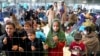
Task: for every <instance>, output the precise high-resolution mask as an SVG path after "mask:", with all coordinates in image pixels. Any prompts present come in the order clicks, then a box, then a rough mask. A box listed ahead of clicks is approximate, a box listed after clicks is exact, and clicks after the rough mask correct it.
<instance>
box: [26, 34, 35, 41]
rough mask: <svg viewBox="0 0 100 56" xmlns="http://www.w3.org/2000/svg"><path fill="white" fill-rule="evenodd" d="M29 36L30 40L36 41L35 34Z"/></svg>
mask: <svg viewBox="0 0 100 56" xmlns="http://www.w3.org/2000/svg"><path fill="white" fill-rule="evenodd" d="M27 35H28V39H29V40H34V39H35V34H32V33H27Z"/></svg>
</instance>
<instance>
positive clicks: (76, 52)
mask: <svg viewBox="0 0 100 56" xmlns="http://www.w3.org/2000/svg"><path fill="white" fill-rule="evenodd" d="M81 39H82V35H81V34H80V33H76V34H75V36H74V40H75V41H73V42H72V43H71V45H70V47H69V50H70V51H71V56H85V51H86V48H85V44H84V43H83V42H82V41H81Z"/></svg>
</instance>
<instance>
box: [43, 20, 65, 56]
mask: <svg viewBox="0 0 100 56" xmlns="http://www.w3.org/2000/svg"><path fill="white" fill-rule="evenodd" d="M65 41H66V38H65V34H64V32H63V31H62V30H61V28H60V21H59V20H57V19H55V20H54V21H53V22H52V25H51V30H50V32H49V33H48V36H47V39H46V42H45V44H46V45H44V49H48V56H63V47H64V46H65Z"/></svg>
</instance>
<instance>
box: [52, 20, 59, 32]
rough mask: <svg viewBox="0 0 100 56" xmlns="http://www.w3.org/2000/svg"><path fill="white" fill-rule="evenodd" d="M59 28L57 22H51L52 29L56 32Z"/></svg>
mask: <svg viewBox="0 0 100 56" xmlns="http://www.w3.org/2000/svg"><path fill="white" fill-rule="evenodd" d="M58 30H59V24H58V22H54V23H53V31H55V32H57V31H58Z"/></svg>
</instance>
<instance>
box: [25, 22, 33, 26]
mask: <svg viewBox="0 0 100 56" xmlns="http://www.w3.org/2000/svg"><path fill="white" fill-rule="evenodd" d="M24 25H29V26H30V27H32V25H31V23H30V22H28V21H27V22H25V24H24Z"/></svg>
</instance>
